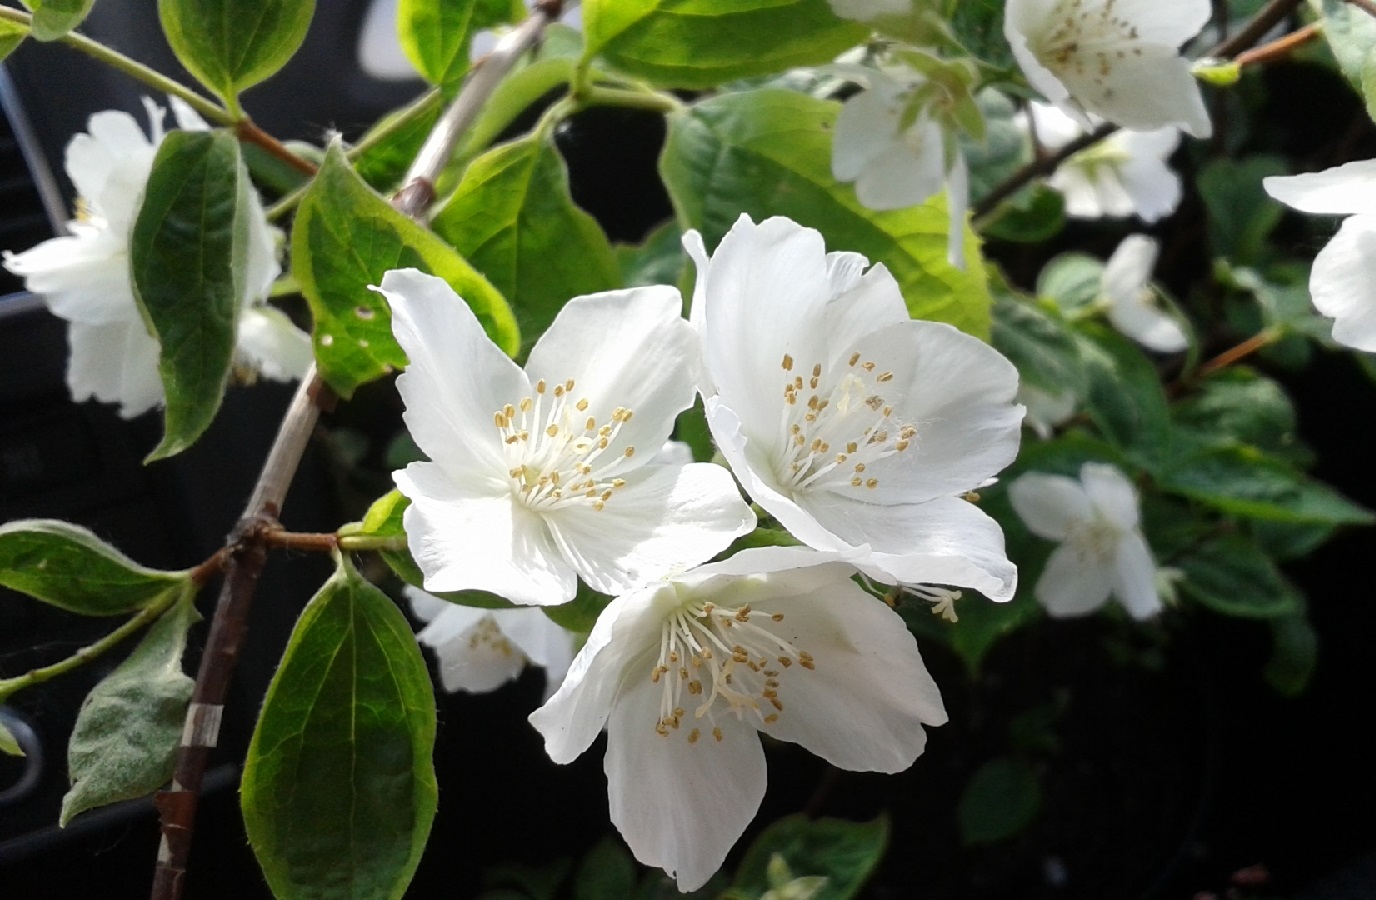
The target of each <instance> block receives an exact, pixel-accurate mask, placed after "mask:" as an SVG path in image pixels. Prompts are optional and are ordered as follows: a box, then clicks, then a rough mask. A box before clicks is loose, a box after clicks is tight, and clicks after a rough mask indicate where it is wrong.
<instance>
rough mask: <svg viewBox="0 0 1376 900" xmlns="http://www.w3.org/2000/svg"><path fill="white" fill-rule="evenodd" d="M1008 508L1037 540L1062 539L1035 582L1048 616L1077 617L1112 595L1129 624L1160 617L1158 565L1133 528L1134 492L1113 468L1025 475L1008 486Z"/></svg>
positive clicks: (1097, 466) (1135, 517)
mask: <svg viewBox="0 0 1376 900" xmlns="http://www.w3.org/2000/svg"><path fill="white" fill-rule="evenodd" d="M1008 496H1009V499H1010V500H1012V501H1013V509H1014V510H1016V511H1017V513H1018V516H1019V517H1021V519H1022V520H1023V522H1024V523H1025V524H1026V525H1027V527H1028V529H1029V530H1030V531H1031V532H1032V533H1033V534H1035V535H1037V536H1038V537H1042V538H1046V539H1047V540H1051V541H1059V542H1060V544H1061V545H1060V546H1059V547H1057V548H1056V549H1055V550H1053V551H1052V553H1051V557H1050V559H1048V560H1047V561H1046V569H1045V570H1043V571H1042V577H1041V578H1039V579H1038V580H1037V586H1036V588H1035V593H1036V597H1037V601H1038V602H1039V603H1041V605H1042V606H1044V607H1046V611H1047V612H1048V613H1050V614H1051V615H1053V616H1058V617H1059V616H1082V615H1086V614H1088V613H1091V612H1094V610H1096V609H1098V608H1099V607H1101V606H1103V605H1104V603H1105V602H1106V601H1107V600H1108V598H1109V596H1110V595H1112V596H1114V597H1116V598H1117V599H1118V602H1119V603H1121V604H1122V605H1123V608H1124V609H1126V610H1127V611H1128V614H1129V615H1131V616H1132V617H1133V618H1134V619H1145V618H1148V617H1150V616H1154V615H1156V613H1158V612H1160V611H1161V598H1160V596H1158V594H1157V592H1156V563H1155V562H1153V561H1152V557H1151V548H1150V547H1148V546H1147V541H1146V538H1144V537H1143V536H1142V531H1141V529H1140V528H1139V527H1138V519H1139V509H1138V501H1137V490H1136V488H1134V487H1133V486H1132V482H1131V481H1129V480H1128V479H1127V477H1126V476H1124V475H1123V473H1122V472H1120V471H1118V469H1116V468H1115V467H1113V466H1110V465H1106V464H1103V463H1085V464H1084V465H1083V466H1082V467H1081V468H1080V478H1079V480H1078V481H1077V480H1076V479H1074V478H1068V477H1066V476H1064V475H1045V474H1042V473H1035V472H1034V473H1029V474H1027V475H1023V476H1020V477H1019V478H1018V479H1017V480H1015V481H1014V482H1013V483H1012V484H1010V485H1009V486H1008Z"/></svg>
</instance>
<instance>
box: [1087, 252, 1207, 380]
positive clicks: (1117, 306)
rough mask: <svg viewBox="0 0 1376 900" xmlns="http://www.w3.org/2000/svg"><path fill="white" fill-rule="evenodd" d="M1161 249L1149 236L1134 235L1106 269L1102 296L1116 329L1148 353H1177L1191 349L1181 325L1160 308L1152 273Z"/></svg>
mask: <svg viewBox="0 0 1376 900" xmlns="http://www.w3.org/2000/svg"><path fill="white" fill-rule="evenodd" d="M1160 249H1161V248H1160V246H1159V245H1158V244H1157V242H1156V239H1155V238H1151V237H1148V236H1147V235H1145V234H1130V235H1128V236H1127V237H1125V238H1123V240H1122V242H1121V243H1119V244H1118V249H1116V250H1114V251H1113V255H1112V256H1110V257H1109V259H1108V263H1107V264H1106V265H1105V266H1104V274H1103V279H1102V281H1100V292H1101V294H1102V297H1103V300H1104V301H1105V302H1106V303H1107V311H1108V320H1109V322H1110V323H1112V325H1113V327H1114V328H1116V329H1118V330H1119V331H1121V332H1122V333H1123V334H1125V335H1127V336H1128V337H1130V338H1132V339H1133V340H1134V341H1136V342H1137V343H1139V344H1141V345H1142V346H1143V347H1146V348H1147V349H1148V350H1155V351H1156V352H1157V353H1176V352H1179V351H1181V350H1184V349H1185V348H1186V347H1188V346H1189V345H1190V342H1189V339H1188V338H1187V337H1185V331H1184V329H1182V328H1181V327H1180V323H1179V322H1177V321H1176V320H1175V319H1173V318H1172V317H1171V316H1170V315H1168V314H1167V313H1165V312H1164V311H1163V310H1162V309H1161V307H1160V306H1158V305H1157V299H1156V290H1155V288H1153V287H1152V286H1151V272H1152V269H1154V268H1155V267H1156V256H1157V254H1158V252H1160Z"/></svg>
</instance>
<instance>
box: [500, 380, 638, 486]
mask: <svg viewBox="0 0 1376 900" xmlns="http://www.w3.org/2000/svg"><path fill="white" fill-rule="evenodd" d="M574 387H575V385H574V381H573V379H572V378H570V379H569V380H567V381H565V382H563V383H561V384H556V385H554V387H553V388H552V389H551V388H550V387H549V385H547V384H546V383H545V381H544V380H543V379H541V380H540V381H539V382H537V383H536V385H535V393H534V395H532V396H529V397H523V398H522V399H521V401H520V402H519V403H517V404H514V405H513V404H510V403H508V404H507V405H506V406H504V407H503V408H501V409H499V410H497V412H495V413H493V416H492V421H493V424H494V425H496V426H497V432H498V433H499V434H500V435H501V436H502V446H503V447H504V448H505V449H506V457H507V461H508V462H509V463H510V464H511V467H510V468H509V469H508V470H507V475H508V476H510V478H511V485H512V490H513V491H514V492H515V494H516V495H517V496H518V497H519V498H520V499H521V501H522V502H524V503H525V505H526V506H528V507H530V508H531V509H536V510H540V509H548V508H549V507H551V506H554V505H557V504H569V503H580V504H586V505H590V506H592V508H593V509H595V510H598V511H601V510H602V508H603V507H604V506H605V505H606V503H607V501H608V500H610V499H611V498H612V497H613V496H614V495H615V493H616V491H617V490H618V489H619V488H621V487H623V486H624V485H625V484H626V482H625V480H624V479H621V478H613V477H610V476H608V475H607V472H608V470H609V469H611V467H612V466H614V465H615V464H617V463H619V462H621V461H623V460H625V459H627V458H629V457H631V456H634V455H635V447H632V446H627V447H626V448H625V449H624V450H618V451H615V452H613V453H610V454H608V453H607V449H608V448H609V447H610V446H611V445H612V443H613V442H614V441H615V440H616V436H617V434H618V433H619V432H620V431H621V427H622V426H623V425H625V424H626V423H627V422H629V421H630V420H631V416H632V415H634V413H633V412H632V411H631V410H629V409H627V408H626V407H624V406H618V407H616V409H614V410H612V413H611V415H610V416H609V417H608V419H607V421H605V422H599V421H597V418H596V416H591V415H589V414H588V407H589V403H588V399H587V398H586V397H583V398H580V399H578V400H577V401H575V400H574V399H573V397H574V395H573V389H574Z"/></svg>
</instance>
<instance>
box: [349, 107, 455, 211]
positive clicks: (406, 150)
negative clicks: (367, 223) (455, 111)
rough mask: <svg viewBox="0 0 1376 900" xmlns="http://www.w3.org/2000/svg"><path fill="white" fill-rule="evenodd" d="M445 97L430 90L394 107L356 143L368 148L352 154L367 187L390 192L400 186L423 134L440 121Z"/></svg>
mask: <svg viewBox="0 0 1376 900" xmlns="http://www.w3.org/2000/svg"><path fill="white" fill-rule="evenodd" d="M443 110H444V98H443V97H442V96H441V95H440V94H439V93H438V92H433V93H431V94H430V95H428V96H427V97H426V98H423V99H422V100H418V101H416V104H415V105H414V106H411V107H406V108H404V109H399V110H396V111H395V112H393V113H390V114H388V115H386V116H384V117H383V118H381V119H380V120H378V123H377V124H376V125H374V126H373V127H372V129H371V130H369V131H368V133H367V134H365V135H364V136H363V137H362V138H360V139H359V142H358V143H359V144H360V145H362V144H365V143H366V144H367V147H366V148H364V149H362V150H360V151H358V153H357V155H356V156H354V170H355V171H356V172H358V175H359V177H360V178H362V179H363V180H364V181H366V182H367V183H368V185H369V186H370V187H372V188H373V189H374V190H378V191H383V192H386V191H392V190H395V189H396V188H397V187H399V186H400V182H401V179H402V178H403V177H404V176H405V174H406V170H407V169H408V168H410V166H411V161H412V160H414V159H415V158H416V154H417V153H419V152H420V148H421V145H422V144H424V143H425V137H426V135H428V134H429V133H430V131H431V130H432V129H433V128H434V127H435V123H436V122H438V121H439V118H440V113H441V112H443Z"/></svg>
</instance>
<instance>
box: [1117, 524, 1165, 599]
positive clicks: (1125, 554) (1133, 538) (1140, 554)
mask: <svg viewBox="0 0 1376 900" xmlns="http://www.w3.org/2000/svg"><path fill="white" fill-rule="evenodd" d="M1113 594H1114V596H1116V597H1117V598H1118V601H1119V602H1120V603H1122V604H1123V608H1124V609H1126V610H1127V611H1128V614H1129V615H1130V616H1132V617H1133V618H1134V619H1148V618H1151V617H1152V616H1154V615H1156V614H1157V613H1159V612H1160V611H1161V597H1160V596H1159V595H1158V594H1157V592H1156V563H1155V562H1154V561H1153V560H1152V558H1151V548H1150V547H1148V546H1147V541H1146V539H1145V538H1143V537H1142V533H1141V532H1140V531H1138V530H1137V529H1135V528H1134V529H1133V530H1132V531H1130V532H1128V533H1127V534H1125V535H1123V538H1122V540H1120V541H1119V542H1118V549H1117V553H1116V554H1115V558H1114V565H1113Z"/></svg>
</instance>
